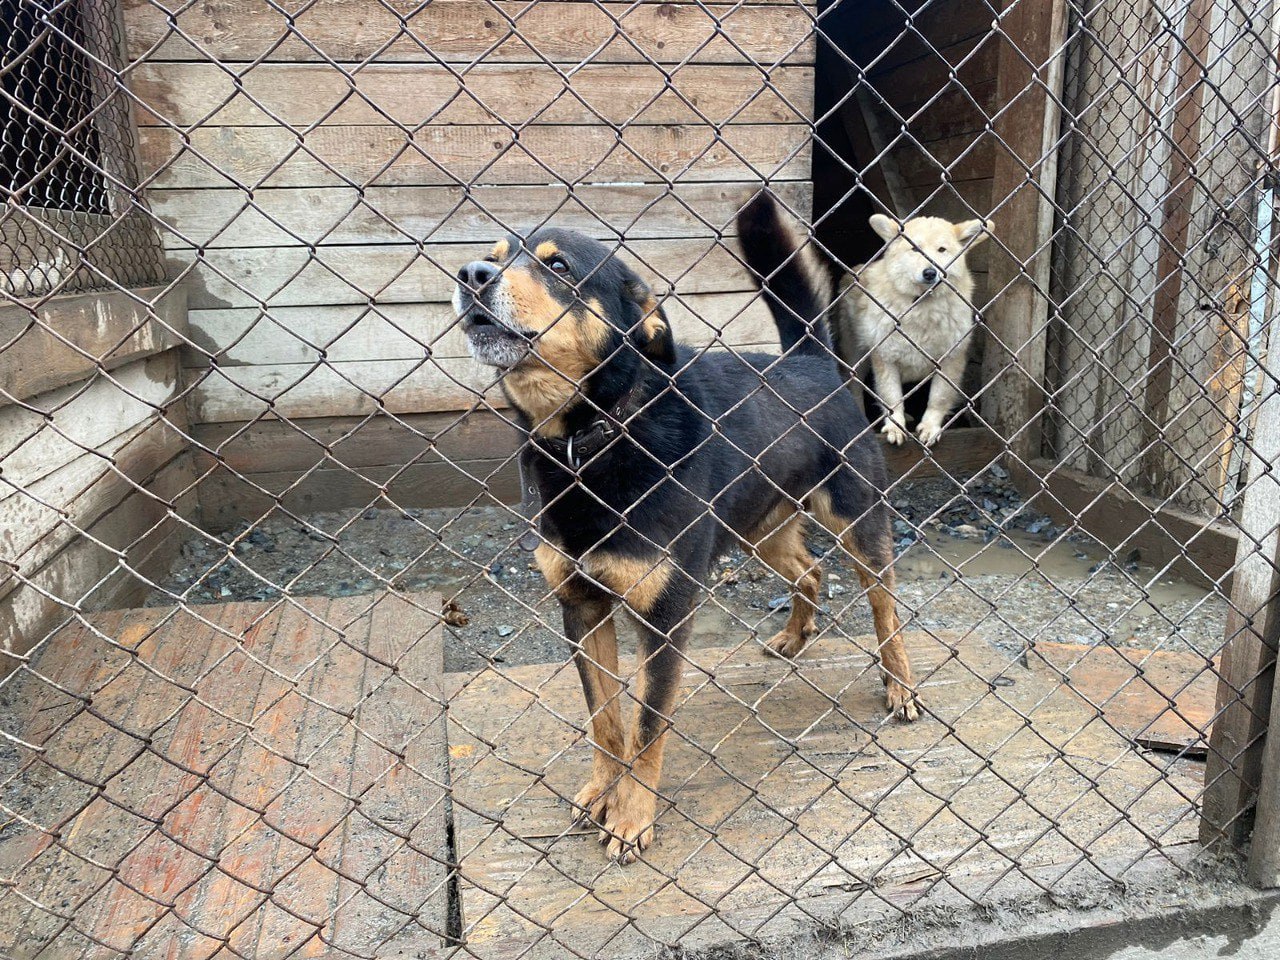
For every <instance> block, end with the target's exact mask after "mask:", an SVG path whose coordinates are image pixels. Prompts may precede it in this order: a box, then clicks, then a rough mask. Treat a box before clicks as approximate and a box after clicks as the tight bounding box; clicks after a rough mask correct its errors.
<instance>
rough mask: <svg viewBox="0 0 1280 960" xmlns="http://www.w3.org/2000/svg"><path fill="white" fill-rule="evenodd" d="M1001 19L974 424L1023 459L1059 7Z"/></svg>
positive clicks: (1040, 384)
mask: <svg viewBox="0 0 1280 960" xmlns="http://www.w3.org/2000/svg"><path fill="white" fill-rule="evenodd" d="M1003 6H1004V9H1003V12H1002V13H1001V15H1000V23H999V31H1000V33H1001V35H1002V36H1001V43H1000V53H999V69H998V74H997V79H996V100H995V104H996V111H997V112H996V115H995V119H994V140H995V157H994V163H993V168H992V180H993V182H992V188H991V203H992V206H993V207H994V210H993V213H992V216H993V218H994V220H995V243H994V246H995V247H996V250H995V251H993V253H992V255H991V268H990V280H989V283H988V291H989V293H990V295H991V297H992V298H993V299H992V301H991V303H990V304H989V305H988V306H987V308H986V310H985V311H984V312H985V317H986V324H987V337H986V352H985V355H984V359H983V381H984V382H985V383H986V384H987V389H986V392H985V393H984V395H983V398H982V414H983V418H984V419H985V420H986V422H987V423H988V424H990V425H991V426H992V427H993V428H994V429H995V430H996V432H997V433H999V434H1000V435H1001V436H1003V437H1004V438H1005V439H1006V440H1007V441H1008V443H1009V447H1010V449H1011V451H1012V452H1013V453H1014V454H1016V455H1017V456H1019V457H1021V458H1022V459H1024V460H1026V459H1030V458H1032V457H1034V456H1036V455H1038V453H1039V451H1040V429H1039V425H1038V419H1039V414H1040V411H1041V409H1042V407H1043V405H1044V374H1045V343H1046V340H1045V327H1046V325H1047V320H1048V315H1049V303H1048V300H1047V298H1046V294H1047V291H1048V287H1049V249H1048V246H1049V239H1050V237H1051V236H1052V233H1053V217H1054V203H1053V200H1054V191H1055V188H1056V183H1057V175H1058V150H1057V146H1056V141H1057V137H1058V114H1059V109H1058V104H1059V102H1060V100H1061V94H1062V78H1063V67H1064V64H1065V62H1066V55H1065V49H1064V47H1065V37H1066V28H1067V4H1066V2H1065V0H1005V3H1004V5H1003Z"/></svg>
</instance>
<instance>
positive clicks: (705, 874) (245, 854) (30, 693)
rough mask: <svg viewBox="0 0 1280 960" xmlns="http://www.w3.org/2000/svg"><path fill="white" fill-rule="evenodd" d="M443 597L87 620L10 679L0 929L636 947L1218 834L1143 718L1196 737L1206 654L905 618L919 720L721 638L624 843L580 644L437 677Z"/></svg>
mask: <svg viewBox="0 0 1280 960" xmlns="http://www.w3.org/2000/svg"><path fill="white" fill-rule="evenodd" d="M438 603H439V601H438V598H436V597H434V596H408V597H404V598H401V597H392V596H378V597H363V598H353V599H342V600H323V599H304V600H298V601H294V602H290V603H288V604H275V605H271V604H263V603H255V604H238V603H236V604H223V605H216V606H207V607H199V608H195V611H194V613H193V612H187V611H181V610H174V609H168V608H166V609H150V610H140V611H114V612H109V613H104V614H101V615H96V616H94V617H93V618H91V619H90V620H89V621H88V622H83V623H82V622H76V623H72V624H69V625H68V626H67V627H66V628H65V629H64V630H63V632H62V633H61V634H60V635H59V637H58V638H56V640H55V641H54V642H53V643H51V644H48V645H46V646H45V647H44V648H42V650H41V651H39V652H38V655H37V656H36V658H35V659H34V660H33V661H32V662H31V664H29V665H28V666H27V667H24V668H23V669H22V670H21V671H20V672H19V673H18V674H16V675H15V676H14V677H13V678H12V679H11V680H10V681H9V682H8V683H6V684H4V685H3V686H0V730H3V731H5V732H6V733H9V734H11V735H13V736H15V737H16V738H17V739H5V740H3V741H0V804H2V807H0V810H2V811H3V813H4V820H0V953H3V954H5V955H12V956H15V957H24V958H25V957H36V956H42V957H43V956H59V957H60V956H68V957H70V956H75V957H91V958H94V960H97V958H115V957H123V956H126V955H128V956H130V957H136V958H149V957H165V958H169V960H179V958H180V960H187V958H199V960H204V958H213V957H230V956H236V955H239V956H253V957H256V958H264V960H265V958H276V957H279V958H283V957H320V956H323V957H350V956H362V957H371V956H400V955H410V956H415V955H416V956H423V957H432V956H438V955H439V954H440V953H441V952H447V940H448V937H450V936H452V935H456V934H457V933H458V932H459V931H460V932H461V933H462V934H463V935H464V936H465V938H466V941H467V947H468V950H469V951H470V953H471V954H472V955H473V956H474V957H476V958H478V960H483V958H490V957H492V958H506V957H515V956H527V957H535V958H536V957H544V956H545V957H552V956H559V955H562V954H564V953H565V952H566V951H570V952H578V953H581V954H583V955H592V954H594V955H599V956H610V957H628V956H638V955H647V954H649V953H652V952H653V950H654V949H655V948H656V946H657V945H658V944H672V943H675V942H677V940H679V941H680V942H681V943H682V944H684V945H688V946H693V945H695V944H697V943H703V944H707V943H713V942H718V941H723V940H725V939H726V938H739V937H742V936H753V937H758V936H764V935H768V934H769V933H770V932H771V931H776V930H778V929H779V928H780V924H784V923H794V922H797V918H799V920H805V919H806V918H812V917H813V916H828V917H829V916H839V917H842V918H844V919H846V920H847V919H848V918H849V917H852V916H857V915H860V914H858V912H857V911H859V910H861V911H864V912H865V911H871V912H875V911H880V912H883V911H885V910H889V911H890V913H892V911H893V910H895V909H897V906H893V907H890V906H889V905H891V904H892V905H902V906H905V905H910V904H911V903H912V902H913V901H916V900H921V902H932V901H931V900H930V899H929V898H932V897H935V896H941V894H940V893H939V891H944V892H945V891H950V892H951V893H952V894H954V893H956V892H957V891H965V892H966V895H970V896H974V897H977V898H979V899H981V898H982V897H984V896H988V895H994V894H993V891H997V890H1000V889H1003V888H1004V886H1005V885H1007V884H1009V883H1012V882H1014V881H1015V880H1017V882H1021V883H1033V884H1042V885H1046V886H1052V885H1053V884H1055V883H1057V882H1059V881H1060V880H1061V879H1062V878H1063V877H1064V876H1068V875H1070V876H1073V877H1074V876H1079V875H1081V874H1082V873H1088V872H1089V871H1095V872H1096V871H1097V870H1099V869H1100V868H1099V867H1098V866H1097V865H1098V864H1102V863H1107V864H1111V865H1113V867H1111V868H1109V869H1120V870H1122V869H1123V868H1124V867H1126V866H1127V865H1130V864H1134V863H1137V862H1138V861H1140V860H1142V859H1143V858H1144V857H1149V856H1150V855H1152V854H1153V853H1155V854H1158V855H1164V854H1166V853H1168V852H1169V851H1170V850H1174V849H1176V848H1178V847H1179V845H1182V844H1186V843H1188V842H1189V841H1191V840H1193V839H1194V837H1195V833H1196V814H1195V806H1194V800H1195V799H1196V798H1197V797H1198V796H1199V792H1200V789H1201V779H1200V778H1201V776H1202V772H1201V767H1200V765H1199V764H1198V763H1196V762H1194V761H1190V760H1188V759H1187V754H1186V753H1184V754H1183V755H1182V756H1181V757H1177V756H1171V755H1168V754H1159V753H1151V752H1149V751H1143V750H1141V749H1137V748H1135V744H1140V743H1143V742H1146V739H1150V737H1151V736H1152V735H1153V734H1154V732H1156V731H1162V732H1163V734H1164V735H1168V736H1171V737H1174V738H1175V739H1176V738H1177V737H1181V738H1182V741H1180V742H1183V743H1185V744H1187V745H1189V746H1191V747H1192V748H1193V749H1194V747H1195V746H1196V743H1195V741H1194V737H1193V734H1194V733H1195V730H1194V727H1195V726H1196V725H1197V724H1199V723H1201V721H1204V722H1207V718H1208V717H1209V716H1211V713H1210V712H1208V711H1210V710H1211V705H1212V689H1211V686H1212V685H1211V684H1206V683H1205V682H1204V681H1203V680H1195V682H1192V681H1193V679H1194V678H1196V676H1197V674H1198V673H1200V672H1201V671H1202V670H1203V669H1204V667H1205V664H1204V663H1203V662H1202V658H1201V659H1197V658H1195V657H1191V656H1188V655H1177V654H1159V655H1147V654H1144V652H1142V651H1138V652H1128V653H1126V654H1125V655H1121V654H1119V653H1117V652H1115V651H1110V650H1107V649H1101V648H1099V649H1085V648H1078V647H1071V646H1069V645H1057V644H1041V645H1039V646H1038V647H1037V648H1036V650H1035V651H1034V654H1035V655H1034V656H1032V657H1030V658H1029V661H1028V663H1029V666H1021V665H1019V664H1018V663H1017V662H1016V661H1013V662H1011V661H1010V659H1009V657H1008V656H1007V655H1005V654H1003V653H1001V652H1000V651H998V650H996V649H995V648H993V647H991V646H990V645H988V644H987V643H986V642H985V641H983V639H982V638H981V637H980V636H977V635H967V636H964V637H961V636H958V635H949V634H941V635H938V636H930V635H925V634H912V635H911V638H910V645H911V647H912V650H913V656H914V659H915V662H916V664H917V668H918V672H919V675H920V678H921V689H922V691H923V695H924V697H925V702H926V705H927V707H928V708H929V710H930V711H931V714H930V716H928V717H927V718H925V719H924V720H922V721H921V722H920V723H918V724H916V725H913V726H905V725H902V724H897V723H887V722H885V721H884V720H883V718H882V710H881V692H880V684H879V682H878V679H877V677H876V674H875V672H874V670H873V669H871V661H870V658H869V656H868V654H867V641H866V639H865V638H861V639H859V640H856V641H855V643H854V644H853V645H852V646H851V645H850V644H849V643H848V642H847V641H833V640H823V641H821V642H820V643H818V644H816V645H815V647H814V649H813V650H812V651H811V652H810V653H809V654H808V655H806V657H805V658H804V660H803V661H801V663H800V665H799V667H798V668H796V667H793V666H790V665H788V664H785V663H782V662H779V661H777V660H774V659H769V658H765V657H764V656H763V655H762V654H761V652H760V650H759V649H758V648H757V647H756V646H755V645H754V644H748V645H745V646H743V647H741V648H735V649H715V648H713V649H703V650H700V651H695V652H694V654H693V657H692V660H691V662H690V664H689V668H688V670H687V671H686V677H685V687H684V691H683V693H682V698H681V703H680V704H679V706H678V709H677V714H676V728H675V733H674V735H673V739H674V742H673V743H672V744H671V745H670V746H669V748H668V767H667V774H668V775H667V778H666V781H665V794H666V796H667V798H668V800H669V801H673V804H672V803H668V804H667V806H666V808H665V809H664V811H663V813H662V814H661V819H660V821H659V844H658V845H657V846H656V847H655V848H654V849H653V850H652V851H651V852H650V854H649V855H648V856H647V857H646V861H647V862H644V863H640V864H637V865H635V866H632V867H630V868H627V869H621V868H618V867H616V866H613V865H610V864H609V863H607V862H606V861H605V859H604V857H603V855H602V852H601V850H600V848H599V847H598V846H597V845H596V843H595V840H594V837H593V836H592V835H590V833H589V832H584V831H572V830H570V829H569V818H568V813H569V809H568V804H567V802H566V800H565V798H566V797H567V796H571V795H572V793H573V792H574V791H576V789H577V787H578V786H579V782H580V781H581V780H582V779H583V778H584V777H585V775H586V771H587V768H588V765H589V759H590V752H589V748H588V745H587V743H586V741H585V739H584V737H583V735H582V732H581V729H580V726H581V720H582V715H583V707H582V704H581V694H580V691H579V688H578V679H577V675H576V672H575V671H573V670H572V669H571V668H570V667H569V666H568V665H567V664H541V665H533V666H521V667H512V668H503V669H501V670H499V669H493V668H491V669H487V670H485V671H482V672H480V673H477V674H468V675H449V676H444V675H442V672H441V671H442V669H443V667H442V659H443V658H442V648H441V638H440V633H439V631H438V630H437V629H436V623H437V618H436V616H435V615H434V611H436V610H438ZM108 638H109V639H108ZM1064 680H1066V682H1064ZM1206 698H1207V703H1206ZM446 702H447V703H448V711H447V719H446V710H445V706H446ZM1144 738H1145V739H1144ZM450 826H452V837H453V840H452V845H451V839H450V837H451V831H450V829H449V827H450ZM453 846H456V850H455V849H454V848H453ZM1082 851H1088V853H1087V856H1086V855H1085V854H1084V853H1082ZM454 859H459V860H460V867H459V868H457V869H455V868H454V867H453V866H452V862H453V860H454ZM1015 863H1016V864H1017V870H1014V869H1013V865H1014V864H1015ZM1023 872H1027V873H1030V874H1032V875H1033V876H1034V877H1035V878H1036V879H1035V880H1034V881H1027V880H1025V879H1018V878H1020V877H1021V876H1022V873H1023ZM868 915H870V914H868ZM810 922H811V920H810ZM42 951H43V952H42Z"/></svg>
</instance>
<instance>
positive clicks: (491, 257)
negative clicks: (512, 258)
mask: <svg viewBox="0 0 1280 960" xmlns="http://www.w3.org/2000/svg"><path fill="white" fill-rule="evenodd" d="M484 262H485V263H497V262H498V258H497V257H495V256H494V255H493V254H489V256H487V257H485V258H484Z"/></svg>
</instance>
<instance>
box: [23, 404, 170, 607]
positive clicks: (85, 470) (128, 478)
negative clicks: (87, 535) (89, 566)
mask: <svg viewBox="0 0 1280 960" xmlns="http://www.w3.org/2000/svg"><path fill="white" fill-rule="evenodd" d="M187 443H188V441H187V438H186V435H185V434H184V433H183V432H182V431H180V430H177V429H175V428H174V427H173V426H171V425H169V424H167V423H165V422H164V421H162V420H159V419H152V420H148V421H146V422H144V423H143V424H140V425H139V426H136V427H134V428H132V429H130V430H128V431H126V432H125V433H123V434H121V435H120V436H119V437H116V438H114V439H112V440H111V441H110V442H109V443H108V444H106V445H105V446H103V447H101V448H99V449H97V450H94V451H92V452H87V453H83V454H81V455H80V456H79V457H77V458H76V459H75V460H72V461H71V462H70V463H68V464H66V465H65V466H62V467H59V468H58V469H57V470H55V471H54V472H53V473H51V474H49V475H48V476H47V477H42V478H41V479H39V480H37V481H35V482H34V483H32V484H31V485H30V486H27V487H24V488H23V489H22V490H19V491H13V490H8V489H4V490H0V557H2V558H3V559H4V562H5V566H6V567H9V565H10V564H12V565H13V567H12V568H11V569H16V572H17V573H18V574H19V575H20V576H29V575H31V574H32V573H33V572H34V571H36V570H38V569H40V567H41V566H43V565H44V563H45V562H46V561H47V560H49V559H50V558H51V557H52V556H53V555H54V554H56V553H57V552H58V551H59V550H61V549H62V548H63V547H65V546H67V545H68V544H69V543H71V542H72V541H74V540H75V539H77V538H78V537H80V536H82V531H84V530H88V529H90V528H92V527H93V526H94V524H96V523H97V521H98V520H99V519H100V518H101V517H103V516H105V515H106V514H107V513H109V512H111V511H113V510H116V509H118V508H119V507H120V504H121V501H123V500H124V499H125V498H126V497H127V496H129V495H130V494H131V493H134V492H141V491H143V490H144V488H148V487H149V483H150V481H151V479H152V478H154V476H155V475H156V473H157V472H158V471H159V470H160V469H161V468H162V467H164V466H165V465H166V464H168V463H169V462H170V461H172V460H173V459H174V458H175V457H177V456H178V455H179V454H181V453H183V452H185V451H186V449H187ZM142 496H144V497H145V496H146V494H145V493H142ZM145 532H146V528H145V527H143V528H140V529H139V530H138V535H139V536H141V535H142V534H143V533H145ZM12 586H14V582H13V581H11V580H9V578H8V571H6V573H5V574H4V575H0V599H2V598H3V597H4V596H5V595H6V594H7V593H8V591H9V589H10V588H11V587H12Z"/></svg>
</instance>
